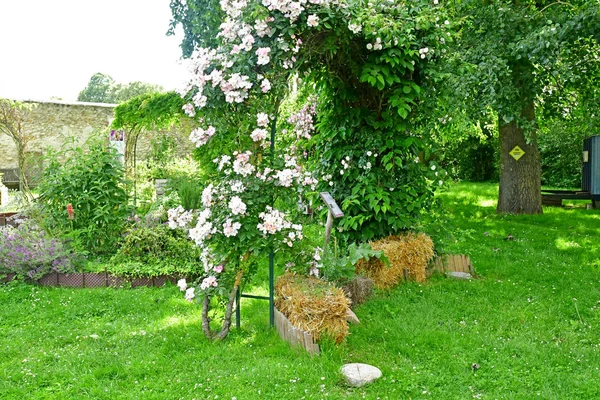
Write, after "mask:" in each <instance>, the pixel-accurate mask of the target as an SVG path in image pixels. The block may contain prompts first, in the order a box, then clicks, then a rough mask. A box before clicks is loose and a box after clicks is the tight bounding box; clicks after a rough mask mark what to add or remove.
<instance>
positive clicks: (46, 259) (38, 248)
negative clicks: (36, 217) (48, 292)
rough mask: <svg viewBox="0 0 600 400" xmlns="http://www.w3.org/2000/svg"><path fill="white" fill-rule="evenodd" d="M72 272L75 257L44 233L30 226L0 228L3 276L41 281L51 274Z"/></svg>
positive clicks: (0, 270)
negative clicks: (13, 275)
mask: <svg viewBox="0 0 600 400" xmlns="http://www.w3.org/2000/svg"><path fill="white" fill-rule="evenodd" d="M72 270H73V256H72V254H71V253H70V252H69V251H68V250H67V249H66V247H65V246H64V244H63V243H62V242H61V241H60V240H58V239H55V238H52V237H50V236H49V235H48V234H47V233H46V232H45V231H44V230H42V229H39V228H37V227H35V226H34V225H32V224H31V223H22V224H21V225H19V226H18V227H17V228H13V227H11V226H7V227H0V274H2V275H3V274H16V275H18V276H20V277H23V278H29V279H38V278H40V277H42V276H43V275H45V274H47V273H48V272H50V271H58V272H71V271H72Z"/></svg>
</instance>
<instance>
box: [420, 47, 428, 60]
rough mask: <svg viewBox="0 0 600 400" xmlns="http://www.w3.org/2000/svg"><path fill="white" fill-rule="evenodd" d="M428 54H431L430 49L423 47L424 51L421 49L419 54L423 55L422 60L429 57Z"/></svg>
mask: <svg viewBox="0 0 600 400" xmlns="http://www.w3.org/2000/svg"><path fill="white" fill-rule="evenodd" d="M427 53H429V48H428V47H423V48H422V49H419V54H420V55H421V58H425V57H427Z"/></svg>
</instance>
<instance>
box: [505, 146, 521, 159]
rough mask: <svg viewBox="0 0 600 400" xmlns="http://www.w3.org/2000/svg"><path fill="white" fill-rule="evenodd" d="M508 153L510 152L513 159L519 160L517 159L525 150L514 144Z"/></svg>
mask: <svg viewBox="0 0 600 400" xmlns="http://www.w3.org/2000/svg"><path fill="white" fill-rule="evenodd" d="M508 154H510V155H511V156H512V158H514V159H515V160H517V161H519V159H520V158H521V157H523V156H524V155H525V152H524V151H523V149H522V148H520V147H519V146H515V148H514V149H512V150H511V151H510V153H508Z"/></svg>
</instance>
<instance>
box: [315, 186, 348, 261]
mask: <svg viewBox="0 0 600 400" xmlns="http://www.w3.org/2000/svg"><path fill="white" fill-rule="evenodd" d="M320 195H321V199H323V201H324V202H325V205H326V206H327V209H328V210H329V212H328V213H327V223H326V224H325V243H323V255H325V253H326V252H327V244H328V243H329V239H331V229H333V219H334V218H341V217H343V216H344V213H343V212H342V210H341V209H340V207H339V206H338V205H337V203H336V202H335V200H334V199H333V197H331V195H330V194H329V192H321V193H320Z"/></svg>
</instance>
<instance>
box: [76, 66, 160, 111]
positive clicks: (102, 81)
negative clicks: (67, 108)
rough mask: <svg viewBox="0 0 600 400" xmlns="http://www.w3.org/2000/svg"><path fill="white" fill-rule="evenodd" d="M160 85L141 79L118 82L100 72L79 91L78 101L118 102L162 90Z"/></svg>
mask: <svg viewBox="0 0 600 400" xmlns="http://www.w3.org/2000/svg"><path fill="white" fill-rule="evenodd" d="M162 91H163V88H162V87H161V86H159V85H153V84H150V83H144V82H140V81H135V82H130V83H127V84H120V83H116V82H115V81H114V79H113V78H111V77H110V76H109V75H106V74H102V73H100V72H98V73H95V74H94V75H92V77H91V78H90V81H89V82H88V85H87V86H86V87H85V88H84V89H83V90H82V91H81V92H79V96H77V100H78V101H87V102H90V103H111V104H117V103H122V102H124V101H127V100H129V99H131V98H133V97H136V96H139V95H141V94H144V93H154V92H162Z"/></svg>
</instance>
